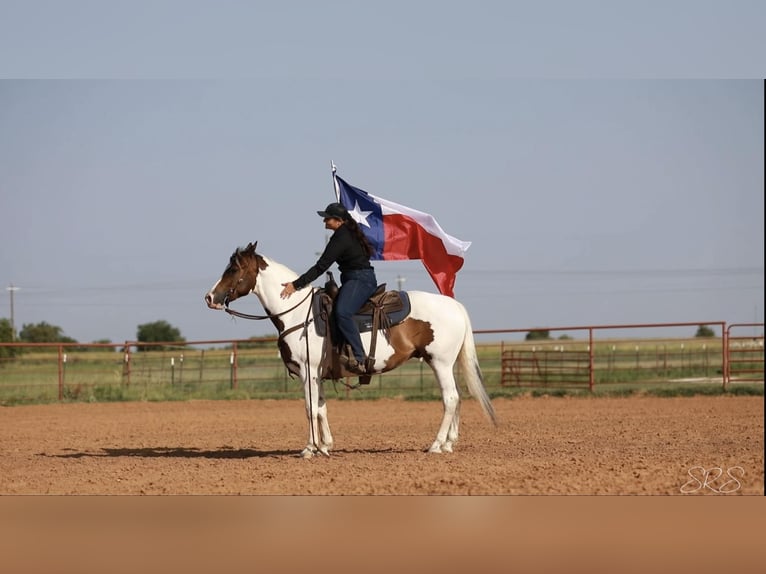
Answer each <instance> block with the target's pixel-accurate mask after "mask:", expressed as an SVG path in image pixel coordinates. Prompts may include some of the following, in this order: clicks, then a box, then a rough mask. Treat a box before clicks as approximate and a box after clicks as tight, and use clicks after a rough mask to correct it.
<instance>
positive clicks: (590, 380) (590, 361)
mask: <svg viewBox="0 0 766 574" xmlns="http://www.w3.org/2000/svg"><path fill="white" fill-rule="evenodd" d="M593 356H594V351H593V329H588V390H589V391H590V392H591V393H592V392H593V384H594V381H595V375H594V372H593Z"/></svg>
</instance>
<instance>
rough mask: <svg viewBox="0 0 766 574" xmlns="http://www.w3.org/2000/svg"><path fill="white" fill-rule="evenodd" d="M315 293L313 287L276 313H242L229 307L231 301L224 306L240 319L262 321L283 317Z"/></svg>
mask: <svg viewBox="0 0 766 574" xmlns="http://www.w3.org/2000/svg"><path fill="white" fill-rule="evenodd" d="M313 294H314V289H311V290H310V291H309V292H308V293H306V296H305V297H304V298H303V299H301V300H300V301H298V303H296V304H295V305H293V306H292V307H290V308H289V309H287V310H285V311H282V312H281V313H276V314H274V315H272V314H271V313H269V314H267V315H248V314H247V313H241V312H240V311H235V310H234V309H229V303H228V301H227V302H226V306H225V307H224V311H226V312H227V313H228V314H229V315H234V316H235V317H239V318H240V319H254V320H256V321H260V320H261V319H276V318H277V317H281V316H282V315H285V314H287V313H289V312H290V311H294V310H295V309H297V308H298V307H300V306H301V305H302V304H303V302H304V301H305V300H306V299H308V298H309V297H310V296H311V295H313Z"/></svg>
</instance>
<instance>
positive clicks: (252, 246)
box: [245, 241, 258, 253]
mask: <svg viewBox="0 0 766 574" xmlns="http://www.w3.org/2000/svg"><path fill="white" fill-rule="evenodd" d="M256 247H258V242H257V241H256V242H255V243H248V244H247V249H245V251H252V252H253V253H255V248H256Z"/></svg>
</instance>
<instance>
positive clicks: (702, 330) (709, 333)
mask: <svg viewBox="0 0 766 574" xmlns="http://www.w3.org/2000/svg"><path fill="white" fill-rule="evenodd" d="M694 336H695V337H715V331H713V329H711V328H710V327H708V326H707V325H700V326H699V328H698V329H697V334H696V335H694Z"/></svg>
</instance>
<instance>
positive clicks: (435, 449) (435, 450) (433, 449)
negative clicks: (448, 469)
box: [428, 442, 442, 454]
mask: <svg viewBox="0 0 766 574" xmlns="http://www.w3.org/2000/svg"><path fill="white" fill-rule="evenodd" d="M428 452H430V453H434V454H441V452H442V447H441V445H440V444H439V443H437V442H435V443H434V444H432V445H431V448H429V449H428Z"/></svg>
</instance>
